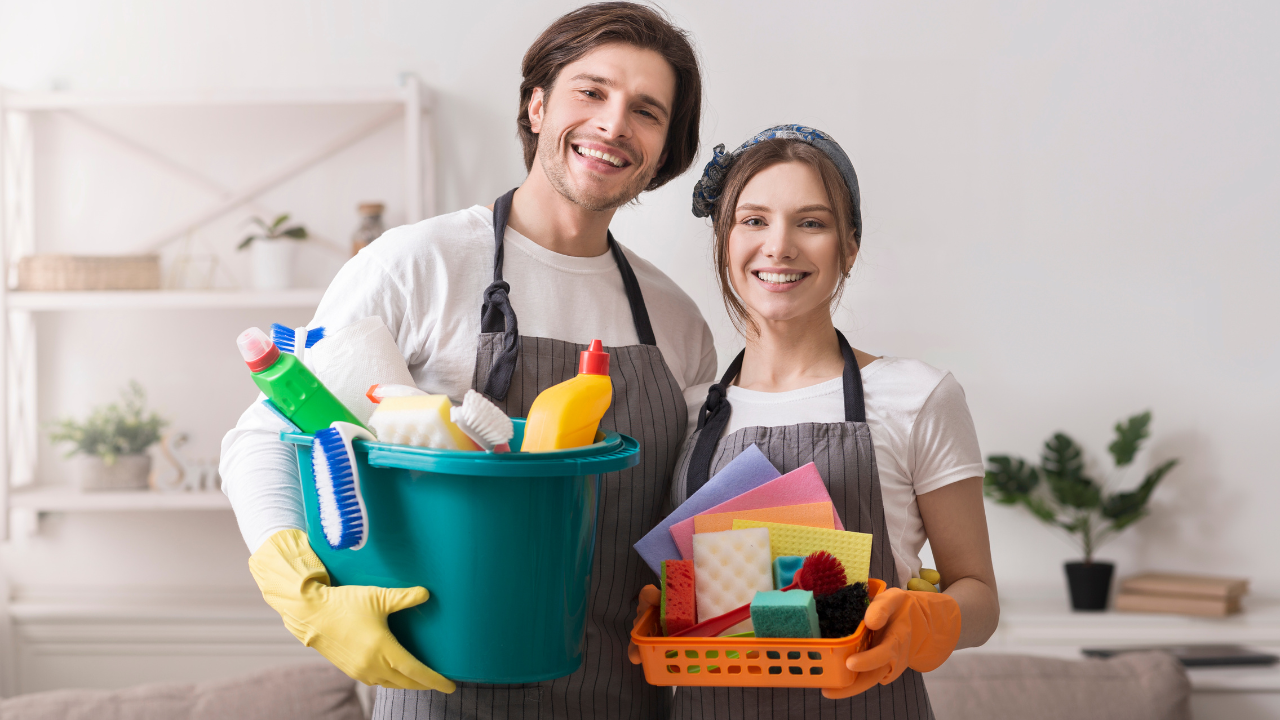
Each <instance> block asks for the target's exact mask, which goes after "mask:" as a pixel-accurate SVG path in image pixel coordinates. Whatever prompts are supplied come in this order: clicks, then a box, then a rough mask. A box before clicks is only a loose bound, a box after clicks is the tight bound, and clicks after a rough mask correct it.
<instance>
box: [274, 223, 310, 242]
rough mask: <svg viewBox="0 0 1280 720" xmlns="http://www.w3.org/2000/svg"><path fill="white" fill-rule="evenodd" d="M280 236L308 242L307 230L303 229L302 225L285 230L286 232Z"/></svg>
mask: <svg viewBox="0 0 1280 720" xmlns="http://www.w3.org/2000/svg"><path fill="white" fill-rule="evenodd" d="M280 235H281V236H282V237H289V238H293V239H295V240H306V239H307V229H306V228H304V227H302V226H301V225H294V226H293V227H291V228H289V229H287V230H285V231H284V232H281V233H280Z"/></svg>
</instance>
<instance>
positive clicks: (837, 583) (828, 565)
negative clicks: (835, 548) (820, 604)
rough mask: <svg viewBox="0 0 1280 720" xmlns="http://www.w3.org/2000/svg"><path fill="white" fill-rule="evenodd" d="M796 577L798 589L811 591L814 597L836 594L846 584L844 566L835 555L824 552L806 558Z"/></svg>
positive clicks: (820, 551)
mask: <svg viewBox="0 0 1280 720" xmlns="http://www.w3.org/2000/svg"><path fill="white" fill-rule="evenodd" d="M796 577H797V580H798V582H799V584H800V589H801V590H809V591H812V592H813V594H814V595H815V596H816V597H822V596H823V595H830V594H832V593H834V592H837V591H839V590H840V588H842V587H844V586H845V584H846V583H847V582H848V580H847V579H846V577H845V573H844V566H843V565H841V564H840V561H839V560H837V559H836V556H835V555H832V554H831V553H829V552H827V551H825V550H819V551H818V552H815V553H813V554H812V555H810V556H809V557H806V558H805V559H804V565H802V566H800V571H799V572H797V573H796Z"/></svg>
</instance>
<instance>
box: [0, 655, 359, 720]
mask: <svg viewBox="0 0 1280 720" xmlns="http://www.w3.org/2000/svg"><path fill="white" fill-rule="evenodd" d="M233 718H234V720H293V719H294V718H296V719H297V720H304V719H305V720H363V718H364V713H363V712H362V711H361V708H360V700H359V698H358V696H357V695H356V683H355V681H354V680H352V679H351V678H349V677H347V676H346V675H344V674H343V673H342V671H340V670H338V669H336V668H334V667H333V666H331V665H327V664H325V665H320V664H307V665H292V666H287V667H280V668H272V669H270V670H265V671H263V672H259V673H255V674H253V675H247V676H244V677H240V678H232V679H229V680H213V681H209V682H203V683H197V684H190V683H164V684H156V685H139V686H136V687H131V688H126V689H124V690H54V691H51V692H42V693H32V694H30V695H19V696H17V697H13V698H10V699H8V700H3V701H0V720H231V719H233Z"/></svg>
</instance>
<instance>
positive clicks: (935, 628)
mask: <svg viewBox="0 0 1280 720" xmlns="http://www.w3.org/2000/svg"><path fill="white" fill-rule="evenodd" d="M863 622H864V623H866V626H867V630H870V631H874V632H873V634H872V638H873V644H872V646H871V647H870V648H867V649H866V650H864V651H863V652H860V653H854V654H853V655H850V656H849V658H848V659H847V660H845V666H846V667H848V668H849V669H850V670H852V671H853V672H855V673H857V674H858V675H857V677H855V678H854V680H853V683H851V684H850V685H847V686H845V687H842V688H838V689H835V690H828V689H823V691H822V694H823V695H825V696H826V697H828V698H831V699H833V700H836V699H839V698H846V697H851V696H853V695H858V694H860V693H863V692H866V691H867V690H869V689H871V688H872V687H873V686H874V685H876V684H877V683H879V684H881V685H888V684H889V683H891V682H893V681H894V680H897V679H898V676H900V675H902V673H903V672H904V671H905V670H906V669H907V668H911V669H912V670H918V671H919V672H929V671H930V670H937V669H938V667H939V666H940V665H942V663H944V662H946V660H947V658H948V657H951V651H952V650H954V649H955V647H956V643H958V642H959V641H960V605H959V604H958V603H956V601H955V599H954V598H952V597H951V596H950V595H944V594H942V593H939V592H915V591H908V590H900V589H898V588H889V589H888V590H885V591H884V592H882V593H880V594H879V595H877V596H876V599H875V600H873V601H871V605H869V606H868V607H867V614H866V617H864V618H863Z"/></svg>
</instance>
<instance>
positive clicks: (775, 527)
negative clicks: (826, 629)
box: [694, 520, 871, 583]
mask: <svg viewBox="0 0 1280 720" xmlns="http://www.w3.org/2000/svg"><path fill="white" fill-rule="evenodd" d="M746 528H768V529H769V552H770V553H771V554H772V555H773V559H774V560H776V559H777V558H778V556H779V555H798V556H800V557H804V556H806V555H808V554H810V553H815V552H817V551H819V550H826V551H827V552H829V553H831V554H832V555H835V556H836V559H837V560H839V561H840V564H841V565H844V574H845V577H846V578H848V580H849V582H850V583H855V582H866V581H867V574H868V573H869V572H870V571H871V536H870V535H869V534H867V533H857V532H848V531H846V530H827V529H826V528H811V527H802V526H800V525H783V524H781V523H771V522H760V521H758V520H734V521H733V529H734V530H742V529H746ZM694 537H697V536H696V535H695V536H694Z"/></svg>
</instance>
